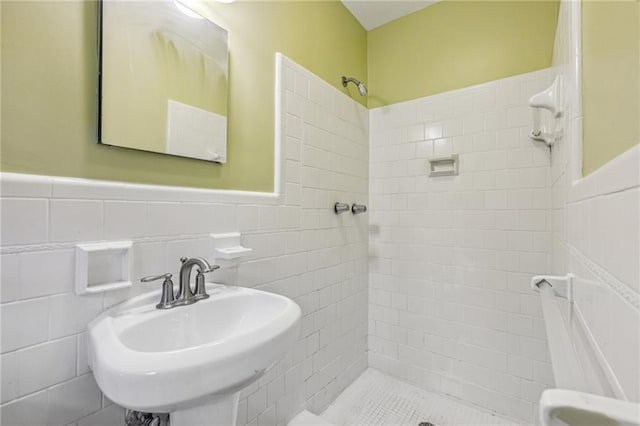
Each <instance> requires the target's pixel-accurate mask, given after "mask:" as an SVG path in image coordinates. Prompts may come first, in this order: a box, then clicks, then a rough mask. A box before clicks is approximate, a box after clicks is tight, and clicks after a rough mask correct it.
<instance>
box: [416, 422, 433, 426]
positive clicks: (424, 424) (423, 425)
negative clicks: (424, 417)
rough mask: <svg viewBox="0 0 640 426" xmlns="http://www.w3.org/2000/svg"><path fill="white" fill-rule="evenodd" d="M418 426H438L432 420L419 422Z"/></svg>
mask: <svg viewBox="0 0 640 426" xmlns="http://www.w3.org/2000/svg"><path fill="white" fill-rule="evenodd" d="M418 426H436V425H434V424H433V423H431V422H421V423H418Z"/></svg>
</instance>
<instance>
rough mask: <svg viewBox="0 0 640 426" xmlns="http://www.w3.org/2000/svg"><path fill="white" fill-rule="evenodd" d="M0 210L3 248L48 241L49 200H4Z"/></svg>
mask: <svg viewBox="0 0 640 426" xmlns="http://www.w3.org/2000/svg"><path fill="white" fill-rule="evenodd" d="M0 209H1V212H2V215H1V216H2V236H1V238H2V245H3V246H11V245H19V244H37V243H44V242H47V241H48V230H49V223H48V222H49V203H48V201H47V200H39V199H33V200H30V199H12V198H3V199H2V203H1V204H0Z"/></svg>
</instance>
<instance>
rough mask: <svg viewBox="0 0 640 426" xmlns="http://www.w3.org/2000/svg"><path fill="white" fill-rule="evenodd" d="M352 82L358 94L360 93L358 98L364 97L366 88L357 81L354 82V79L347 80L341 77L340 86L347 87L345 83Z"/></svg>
mask: <svg viewBox="0 0 640 426" xmlns="http://www.w3.org/2000/svg"><path fill="white" fill-rule="evenodd" d="M349 82H352V83H353V84H355V85H356V86H358V92H360V96H366V95H367V87H366V86H365V85H364V84H363V83H361V82H360V81H359V80H356V79H355V78H351V77H349V78H347V77H342V85H343V86H344V87H347V83H349Z"/></svg>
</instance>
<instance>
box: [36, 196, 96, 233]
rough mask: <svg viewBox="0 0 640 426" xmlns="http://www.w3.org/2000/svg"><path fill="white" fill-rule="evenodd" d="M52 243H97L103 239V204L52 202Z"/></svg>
mask: <svg viewBox="0 0 640 426" xmlns="http://www.w3.org/2000/svg"><path fill="white" fill-rule="evenodd" d="M50 208H51V220H50V226H51V230H50V232H49V235H50V237H51V241H55V242H62V241H96V240H100V239H102V238H103V229H102V223H103V221H102V213H103V212H102V202H101V201H91V200H51V205H50Z"/></svg>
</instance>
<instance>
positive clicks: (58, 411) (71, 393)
mask: <svg viewBox="0 0 640 426" xmlns="http://www.w3.org/2000/svg"><path fill="white" fill-rule="evenodd" d="M48 393H49V412H48V415H47V421H48V424H55V425H58V424H67V423H69V422H73V421H75V420H78V419H80V418H82V417H84V416H86V415H89V414H91V413H94V412H96V411H98V410H100V409H101V408H102V394H101V392H100V389H99V388H98V385H97V384H96V382H95V380H94V379H93V375H91V374H86V375H84V376H80V377H78V378H75V379H73V380H70V381H68V382H65V383H62V384H60V385H57V386H54V387H52V388H50V389H49V391H48Z"/></svg>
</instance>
